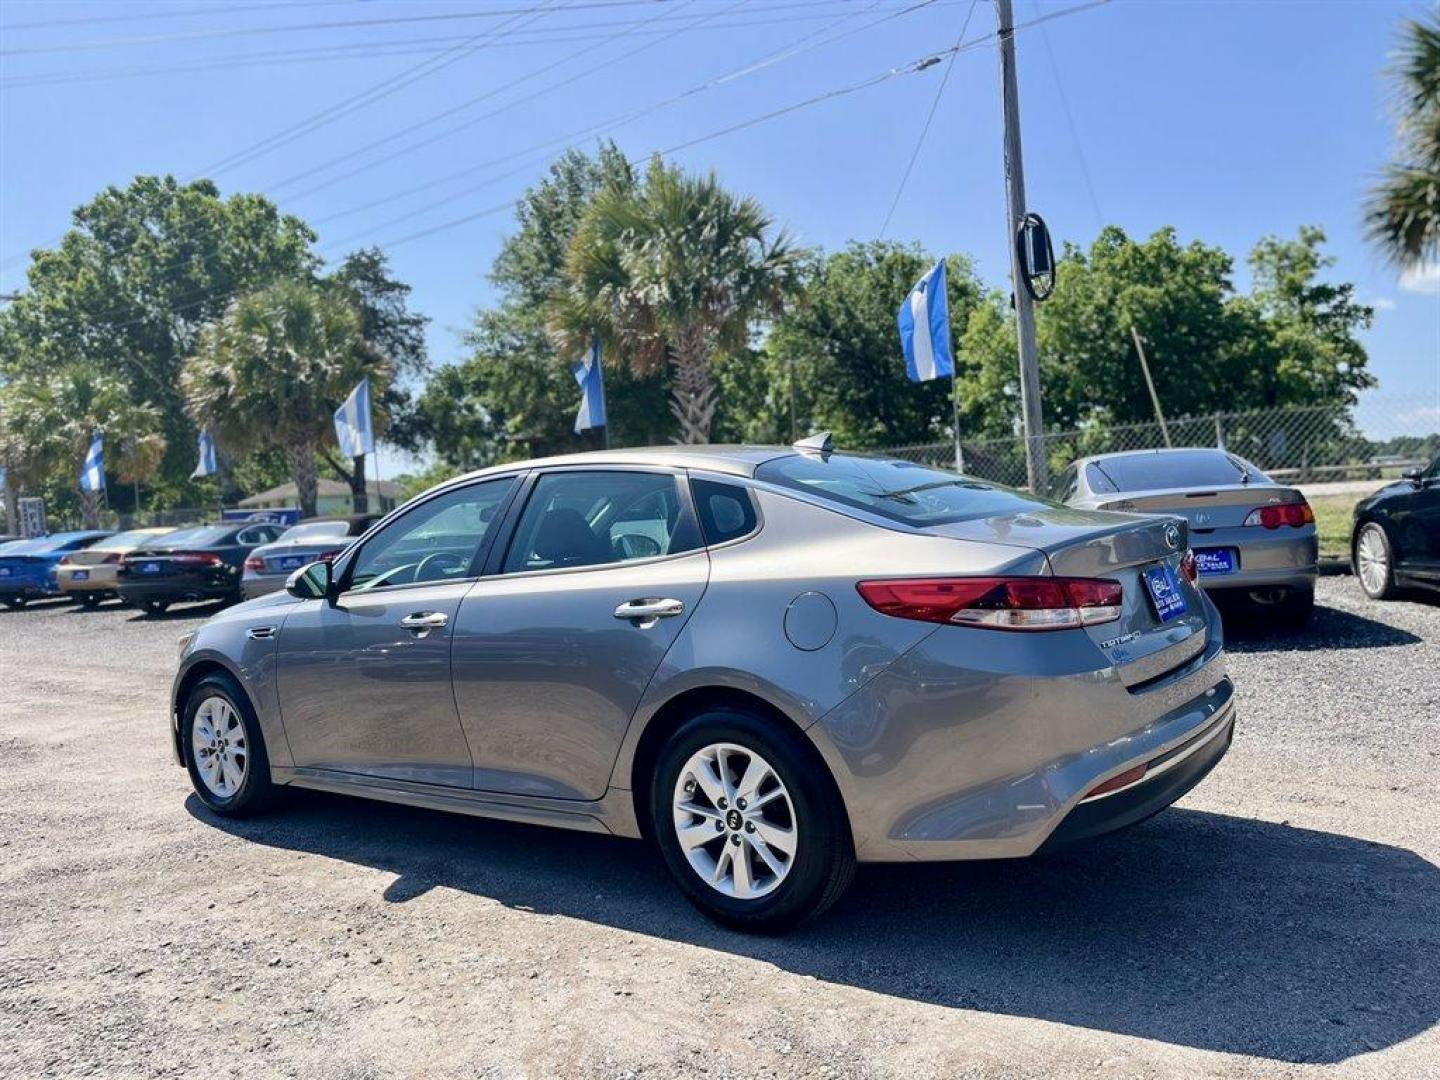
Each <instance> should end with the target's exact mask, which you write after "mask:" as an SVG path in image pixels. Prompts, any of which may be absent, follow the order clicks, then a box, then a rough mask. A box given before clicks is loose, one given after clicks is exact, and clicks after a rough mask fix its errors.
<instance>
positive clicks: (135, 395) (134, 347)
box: [0, 176, 317, 500]
mask: <svg viewBox="0 0 1440 1080" xmlns="http://www.w3.org/2000/svg"><path fill="white" fill-rule="evenodd" d="M73 217H74V226H73V228H71V229H70V231H69V232H68V233H66V235H65V237H64V238H63V239H62V240H61V241H60V243H59V245H58V246H57V247H56V248H54V249H51V250H39V251H35V252H33V253H32V256H31V263H30V268H29V277H28V284H27V287H26V288H25V290H24V291H23V292H22V293H21V294H20V297H19V298H18V299H17V300H15V301H14V302H13V303H11V304H9V305H8V306H7V307H6V308H5V309H4V310H3V311H0V373H6V374H8V375H10V376H11V377H13V378H19V377H22V376H25V375H27V374H30V375H33V374H35V373H39V372H46V371H53V370H55V369H56V368H57V367H60V366H71V365H74V366H79V367H83V368H85V369H87V370H89V371H90V372H91V373H93V375H94V376H96V377H100V376H108V377H111V378H114V379H116V380H119V381H120V382H121V383H122V384H123V385H124V386H126V387H127V388H128V392H129V395H130V401H131V402H132V403H133V404H136V405H139V404H141V403H144V402H151V403H153V404H154V405H155V407H157V408H158V409H159V410H160V413H161V422H162V429H161V433H162V434H163V435H164V436H165V439H166V444H167V452H166V455H165V458H164V462H163V468H162V470H161V476H160V477H157V478H155V485H156V487H158V488H159V489H160V490H159V494H160V497H161V498H162V499H163V500H175V499H178V498H181V497H184V495H185V493H186V492H187V491H188V490H189V489H188V486H187V485H188V480H187V478H188V477H189V475H190V472H191V471H192V470H193V468H194V465H195V461H194V448H195V430H194V427H193V426H192V425H191V423H190V421H189V419H188V418H187V416H186V414H185V411H184V407H183V406H184V402H183V400H182V397H181V394H180V392H179V374H180V368H181V363H182V361H183V358H184V357H185V356H186V355H187V354H188V353H189V352H190V350H191V349H192V347H193V346H194V343H195V340H196V335H197V334H198V332H199V328H200V327H201V326H203V325H204V324H205V323H207V322H209V321H210V320H212V319H214V318H216V317H218V316H219V315H220V314H221V313H222V312H223V311H224V310H225V308H226V306H227V305H228V304H229V303H230V301H231V300H232V299H233V298H234V297H235V296H237V295H239V294H240V293H243V292H246V291H249V290H251V289H254V288H256V287H259V286H261V285H264V284H266V283H268V282H271V281H274V280H276V279H278V278H282V277H293V276H297V275H299V276H304V275H307V274H309V273H311V272H312V271H313V269H314V267H315V266H316V264H317V260H316V258H315V256H314V255H313V253H312V252H311V244H312V242H313V241H314V239H315V236H314V234H313V233H312V232H311V231H310V229H309V228H308V227H307V226H305V225H304V224H303V223H302V222H301V221H300V220H299V219H297V218H294V217H289V216H286V215H282V214H281V213H280V212H279V211H278V210H277V209H276V207H275V205H274V204H273V203H271V202H270V201H269V200H268V199H266V198H264V197H262V196H259V195H232V196H230V197H229V198H221V196H220V193H219V190H218V189H217V188H216V186H215V184H214V183H212V182H211V181H208V180H200V181H195V182H193V183H188V184H182V183H180V182H179V181H177V180H175V179H174V178H173V177H168V176H167V177H157V176H141V177H137V178H136V179H135V180H134V181H132V182H131V183H130V184H129V186H127V187H124V188H119V187H111V188H107V189H106V190H105V191H103V192H101V193H100V194H99V195H98V196H96V197H95V198H94V199H93V200H91V201H90V202H88V203H86V204H85V205H84V206H81V207H79V208H78V209H77V210H76V211H75V212H74V215H73Z"/></svg>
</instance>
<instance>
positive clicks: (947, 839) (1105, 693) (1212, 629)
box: [808, 605, 1234, 862]
mask: <svg viewBox="0 0 1440 1080" xmlns="http://www.w3.org/2000/svg"><path fill="white" fill-rule="evenodd" d="M1206 608H1207V611H1206V613H1205V616H1206V629H1207V637H1206V640H1205V645H1204V648H1203V651H1201V652H1200V653H1198V654H1197V655H1195V656H1193V657H1192V658H1191V659H1190V660H1188V661H1186V662H1184V663H1182V664H1181V665H1180V666H1179V667H1178V668H1175V669H1173V670H1171V671H1167V672H1163V673H1160V674H1158V675H1156V676H1155V677H1153V678H1151V679H1147V680H1144V681H1143V682H1140V683H1136V684H1132V685H1131V686H1129V687H1127V686H1126V685H1125V683H1124V682H1123V681H1122V680H1121V676H1120V673H1119V672H1118V671H1117V670H1116V669H1115V668H1113V667H1107V666H1105V665H1104V660H1105V657H1104V656H1103V655H1099V652H1100V651H1099V650H1098V649H1097V648H1096V647H1095V646H1094V645H1093V644H1091V643H1090V642H1089V640H1088V639H1086V638H1085V636H1084V633H1083V632H1075V633H1074V634H1071V633H1070V632H1059V633H1054V634H1044V635H1034V636H1030V635H1017V634H994V633H992V632H988V631H979V630H967V629H963V628H954V629H951V628H942V629H941V630H939V631H937V632H936V633H935V634H934V635H932V636H931V637H930V638H929V639H927V640H926V641H924V642H922V643H921V644H919V645H917V646H916V647H915V648H914V649H912V650H911V651H910V652H909V653H907V654H906V655H905V656H904V657H902V658H900V659H899V660H897V661H896V662H895V663H894V664H893V665H891V666H890V667H889V668H888V669H887V670H886V671H884V672H883V673H881V674H880V675H878V676H877V677H876V678H874V679H873V680H871V681H870V682H869V683H868V684H867V685H866V686H865V687H863V688H862V689H861V690H860V691H858V692H857V693H856V694H854V695H853V696H852V697H851V698H850V699H848V700H847V701H846V702H844V703H843V704H842V705H841V706H840V707H838V708H837V709H835V710H834V711H832V712H831V713H830V714H827V715H826V716H825V717H822V718H821V720H820V721H819V722H817V723H816V724H815V725H813V726H812V727H810V728H809V729H808V734H809V735H810V737H811V739H812V740H813V741H814V743H815V745H816V748H817V749H818V750H819V751H820V753H821V755H822V756H823V757H824V758H825V760H826V762H827V764H828V765H829V766H830V770H831V773H832V775H834V777H835V779H836V783H837V785H838V786H839V788H840V793H841V797H842V799H843V800H844V802H845V806H846V809H847V811H848V815H849V818H850V825H851V832H852V835H853V837H854V840H855V850H856V855H857V856H858V857H859V858H860V859H861V860H862V861H866V862H887V861H889V862H894V861H909V860H919V861H948V860H961V859H999V858H1017V857H1023V856H1027V855H1031V854H1034V853H1035V852H1036V851H1038V850H1039V849H1040V848H1041V847H1043V846H1044V845H1046V843H1047V842H1048V841H1049V839H1050V837H1051V835H1052V834H1055V833H1056V832H1058V831H1059V830H1060V829H1061V827H1062V825H1064V823H1065V822H1066V821H1067V820H1068V819H1069V818H1070V816H1071V815H1072V813H1074V812H1075V811H1076V809H1077V808H1079V807H1081V806H1082V800H1084V799H1085V796H1086V795H1087V794H1088V793H1089V792H1090V791H1092V790H1093V789H1094V788H1095V787H1096V786H1097V785H1099V784H1102V783H1104V782H1105V781H1107V780H1109V779H1110V778H1112V777H1115V776H1118V775H1120V774H1122V773H1125V772H1127V771H1129V770H1132V769H1134V768H1135V767H1136V766H1139V765H1147V764H1149V763H1151V762H1155V761H1156V760H1157V759H1160V758H1163V757H1165V756H1166V755H1169V754H1171V753H1172V752H1173V751H1176V750H1178V749H1180V748H1182V747H1184V746H1186V744H1188V743H1190V742H1191V741H1192V740H1194V739H1196V738H1197V737H1200V736H1202V735H1203V734H1205V733H1206V732H1208V731H1211V730H1215V729H1216V727H1217V725H1222V724H1223V725H1227V726H1228V725H1229V724H1231V723H1233V715H1234V705H1233V697H1234V685H1233V683H1232V682H1231V681H1230V679H1229V678H1228V676H1227V675H1226V673H1225V657H1224V651H1223V643H1222V629H1221V627H1220V620H1219V617H1218V614H1217V613H1216V612H1215V610H1214V608H1213V605H1206ZM978 635H986V636H978ZM1097 659H1098V660H1099V663H1097V662H1096V661H1097ZM1224 741H1228V735H1227V736H1226V738H1225V740H1224ZM1215 760H1218V757H1217V758H1216V759H1215ZM1210 764H1212V765H1213V760H1212V761H1210ZM1187 775H1188V773H1187ZM1200 775H1203V772H1201V773H1200V774H1199V775H1195V776H1194V778H1193V779H1194V781H1195V782H1198V780H1199V778H1200ZM1155 779H1156V781H1157V783H1158V780H1159V774H1157V776H1156V778H1155ZM1177 779H1178V778H1177ZM1183 792H1184V789H1183V788H1181V787H1180V786H1178V785H1177V786H1175V787H1173V788H1172V787H1171V786H1170V785H1169V784H1168V783H1167V784H1165V785H1161V786H1157V787H1155V788H1153V789H1152V790H1151V792H1150V794H1153V796H1154V799H1153V803H1154V806H1153V809H1159V808H1160V807H1162V806H1164V805H1168V802H1169V801H1173V800H1174V799H1176V798H1179V797H1180V795H1181V794H1183ZM1118 797H1119V796H1118V795H1116V796H1112V797H1111V798H1109V799H1103V800H1098V802H1110V803H1111V807H1110V808H1109V810H1108V811H1107V812H1106V814H1105V816H1106V817H1114V818H1115V819H1116V820H1114V821H1112V822H1111V823H1110V824H1108V825H1105V824H1103V823H1102V824H1100V825H1098V826H1096V827H1097V828H1102V829H1103V828H1118V827H1121V826H1123V825H1124V824H1125V823H1126V820H1125V814H1124V812H1123V808H1124V807H1125V805H1126V803H1127V802H1129V801H1130V800H1131V799H1138V798H1140V796H1138V795H1129V796H1127V798H1126V800H1125V801H1124V802H1118V803H1117V802H1115V799H1116V798H1118ZM1167 798H1168V801H1167ZM1153 809H1151V808H1149V807H1148V806H1147V808H1146V810H1145V812H1146V813H1149V812H1153ZM1097 813H1099V812H1098V811H1094V810H1091V809H1088V808H1087V809H1086V810H1085V811H1084V812H1083V813H1082V814H1081V816H1080V817H1077V818H1076V824H1075V825H1073V826H1071V828H1072V829H1076V830H1078V829H1080V828H1081V827H1082V823H1086V822H1087V820H1088V819H1089V818H1090V817H1091V816H1092V815H1095V814H1097ZM1142 816H1143V815H1142ZM1059 842H1062V841H1057V843H1059Z"/></svg>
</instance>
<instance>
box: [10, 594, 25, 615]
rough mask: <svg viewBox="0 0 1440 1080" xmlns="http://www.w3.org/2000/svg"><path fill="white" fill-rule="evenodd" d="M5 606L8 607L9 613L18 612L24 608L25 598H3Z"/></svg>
mask: <svg viewBox="0 0 1440 1080" xmlns="http://www.w3.org/2000/svg"><path fill="white" fill-rule="evenodd" d="M5 606H6V607H8V608H9V609H10V610H11V611H19V610H20V609H21V608H23V607H24V606H25V597H23V596H7V597H5Z"/></svg>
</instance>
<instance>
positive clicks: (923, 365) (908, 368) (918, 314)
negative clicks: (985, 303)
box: [895, 259, 955, 382]
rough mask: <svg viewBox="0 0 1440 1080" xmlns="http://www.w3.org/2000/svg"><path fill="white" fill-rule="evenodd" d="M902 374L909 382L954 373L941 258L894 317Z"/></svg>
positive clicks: (942, 260) (911, 291)
mask: <svg viewBox="0 0 1440 1080" xmlns="http://www.w3.org/2000/svg"><path fill="white" fill-rule="evenodd" d="M895 321H896V323H898V324H899V326H900V346H901V348H902V349H904V350H905V374H906V375H908V376H909V377H910V381H911V382H929V381H930V380H931V379H939V378H942V377H944V376H953V375H954V374H955V360H954V358H953V357H952V356H951V355H950V305H949V302H948V301H947V299H946V296H945V260H944V259H941V260H940V261H939V262H937V263H936V264H935V267H934V269H932V270H931V271H930V272H929V273H928V274H926V275H925V276H924V277H923V278H921V279H920V280H919V281H918V282H916V284H915V287H914V288H913V289H911V290H910V295H909V296H907V297H906V298H905V303H903V304H901V305H900V314H899V315H898V316H897V317H896V320H895Z"/></svg>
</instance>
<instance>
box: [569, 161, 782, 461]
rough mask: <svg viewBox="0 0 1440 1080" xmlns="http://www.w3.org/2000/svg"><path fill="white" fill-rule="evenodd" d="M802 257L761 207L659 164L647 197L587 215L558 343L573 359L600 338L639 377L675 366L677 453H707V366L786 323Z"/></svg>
mask: <svg viewBox="0 0 1440 1080" xmlns="http://www.w3.org/2000/svg"><path fill="white" fill-rule="evenodd" d="M799 257H800V256H799V252H797V251H796V250H795V249H794V248H793V247H792V246H791V245H790V242H789V240H788V238H787V237H786V236H785V234H784V233H783V232H775V233H772V231H771V221H770V219H769V217H768V216H767V215H766V214H765V212H764V210H762V209H761V207H760V204H759V203H757V202H756V201H755V200H754V199H748V198H747V199H742V198H737V197H736V196H734V195H732V194H731V193H729V192H728V191H726V190H725V189H724V188H722V187H721V186H720V184H719V182H718V181H717V180H716V179H715V176H714V174H713V173H712V174H710V175H709V176H703V177H701V176H692V175H689V174H686V173H684V172H682V171H681V170H680V169H678V168H675V167H672V166H666V165H665V164H664V163H663V162H662V161H661V160H660V159H659V158H656V159H654V160H653V161H652V162H651V163H650V167H649V169H648V170H647V172H646V174H645V177H644V179H643V180H642V182H641V183H640V184H639V185H634V186H632V185H621V184H612V185H611V186H609V187H607V188H605V189H603V190H602V191H601V192H600V193H598V194H597V195H596V196H595V198H594V200H593V201H592V202H591V204H590V206H589V208H588V209H587V210H586V213H585V216H584V218H583V219H582V220H581V222H580V226H579V228H578V229H577V230H576V233H575V238H574V240H573V241H572V242H571V245H570V251H569V255H568V258H567V261H566V267H565V281H564V284H563V285H562V286H561V288H560V290H559V291H558V292H557V293H556V294H555V295H554V296H553V297H552V300H551V304H550V318H549V325H550V328H551V332H552V334H553V336H554V338H555V341H556V345H557V346H558V347H559V348H560V349H561V350H562V352H563V354H564V355H567V356H578V355H580V354H581V352H582V351H583V349H584V347H585V345H586V343H587V342H588V339H589V337H590V335H591V334H592V333H598V334H599V336H600V338H601V341H602V344H603V345H604V351H605V353H606V355H609V356H616V355H618V356H619V357H620V358H621V359H622V360H623V361H624V362H627V363H628V364H629V365H630V366H631V368H632V369H633V370H634V371H635V372H636V373H637V374H640V375H644V374H648V373H653V372H654V370H655V369H656V367H657V366H659V365H660V364H662V363H664V362H666V361H667V360H668V361H669V362H670V363H671V364H672V365H673V367H674V378H673V382H672V385H671V398H672V400H671V404H670V409H671V411H672V412H673V413H674V414H675V418H676V420H678V421H679V424H680V435H679V438H678V439H677V440H676V441H678V442H682V443H703V442H709V441H710V421H711V419H712V417H713V416H714V412H715V387H714V382H713V380H712V377H711V374H712V373H711V363H712V362H713V361H714V359H715V357H716V355H717V354H719V353H721V352H724V351H727V350H735V349H739V348H743V347H744V346H745V345H746V343H747V342H748V340H749V335H750V331H751V329H752V327H753V326H754V324H755V323H756V322H757V321H759V320H760V319H762V318H765V317H767V316H769V317H773V316H774V315H776V314H778V313H779V311H780V309H781V307H782V306H783V304H784V302H785V300H786V299H787V297H789V296H791V295H792V294H793V293H794V292H795V290H796V288H797V282H798V272H799Z"/></svg>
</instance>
